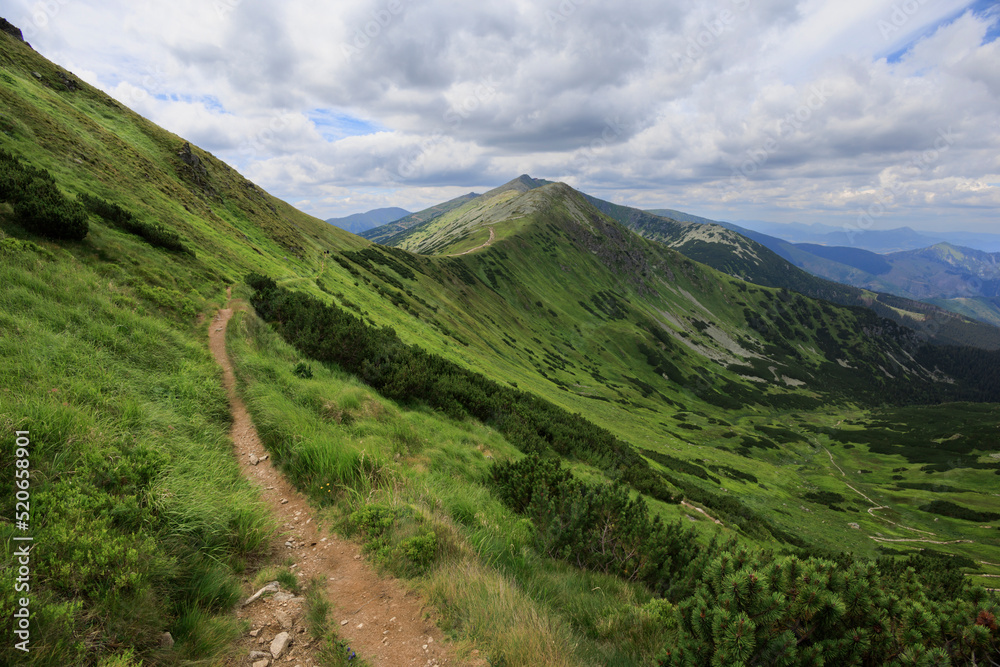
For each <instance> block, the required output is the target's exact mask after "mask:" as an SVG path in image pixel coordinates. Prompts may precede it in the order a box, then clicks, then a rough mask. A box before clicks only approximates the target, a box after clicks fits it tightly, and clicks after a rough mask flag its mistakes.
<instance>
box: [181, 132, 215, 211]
mask: <svg viewBox="0 0 1000 667" xmlns="http://www.w3.org/2000/svg"><path fill="white" fill-rule="evenodd" d="M177 157H179V158H180V159H181V161H182V162H183V163H184V165H185V168H184V171H185V172H186V175H187V176H188V178H190V179H191V181H193V182H194V184H195V185H197V186H198V187H199V188H200V189H201V190H202V191H203V192H204V193H205V194H206V195H208V196H209V197H213V198H215V197H218V193H217V192H216V191H215V188H213V187H212V186H211V184H210V183H209V182H208V169H206V168H205V164H204V163H203V162H202V161H201V158H200V157H198V156H197V155H195V153H194V151H192V150H191V144H190V143H188V142H187V141H185V142H184V145H183V146H181V149H180V150H179V151H177Z"/></svg>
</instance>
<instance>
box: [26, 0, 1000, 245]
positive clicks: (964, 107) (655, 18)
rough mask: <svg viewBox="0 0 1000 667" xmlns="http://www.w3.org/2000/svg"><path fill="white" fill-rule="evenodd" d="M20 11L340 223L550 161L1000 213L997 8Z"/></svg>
mask: <svg viewBox="0 0 1000 667" xmlns="http://www.w3.org/2000/svg"><path fill="white" fill-rule="evenodd" d="M9 4H10V5H11V8H10V9H9V10H7V18H8V19H9V20H11V21H12V22H13V23H15V24H16V25H19V27H21V28H22V29H24V30H25V33H26V37H27V38H28V39H29V41H32V42H33V44H34V45H35V47H36V48H38V49H39V50H40V51H41V52H42V53H43V54H45V55H47V56H48V57H50V58H52V59H53V60H55V61H57V62H59V63H60V64H62V65H63V66H65V67H67V68H68V69H71V70H73V71H75V72H76V73H77V74H78V75H80V76H81V77H83V78H85V79H86V80H88V81H90V82H91V83H94V84H95V85H99V86H101V87H102V88H104V89H105V90H107V91H108V92H110V93H111V94H113V95H115V96H116V97H117V98H118V99H120V100H122V101H123V102H125V103H127V104H129V105H130V106H132V107H133V108H135V109H136V110H137V111H139V112H141V113H142V114H144V115H146V116H148V117H150V118H151V119H153V120H154V121H156V122H158V123H160V124H162V125H164V126H165V127H167V128H168V129H170V130H171V131H174V132H176V133H178V134H180V135H182V136H184V137H186V138H189V139H190V140H192V141H193V142H195V143H197V144H199V145H201V146H202V147H203V148H205V149H206V150H209V151H212V152H213V153H215V154H216V155H219V156H220V157H222V158H223V159H226V160H228V161H229V162H231V163H232V164H234V165H235V166H237V167H238V168H239V169H240V170H241V171H242V172H243V173H245V174H247V175H248V176H249V177H251V178H253V179H254V180H256V181H257V182H258V183H259V184H260V185H262V186H263V187H265V188H267V189H268V190H270V191H271V192H273V193H274V194H276V195H278V196H281V197H284V198H286V199H288V200H289V201H292V202H298V203H299V204H300V205H301V206H303V207H304V208H305V209H306V210H307V211H309V212H311V213H314V214H316V215H318V216H320V217H323V218H326V217H331V216H339V215H344V214H347V213H351V212H356V211H358V210H363V209H364V207H366V206H371V207H373V208H374V207H377V206H389V205H398V206H403V207H406V208H410V209H413V208H416V207H419V206H421V205H426V204H432V203H435V202H437V201H440V200H443V199H447V198H449V197H450V196H455V195H456V194H462V193H464V192H467V191H468V190H470V189H478V190H482V189H485V188H488V187H492V186H495V185H498V184H499V183H501V182H503V181H505V180H507V179H509V178H513V177H515V176H517V175H518V174H520V173H523V172H527V173H531V174H532V175H535V176H538V177H543V178H558V179H563V180H566V181H567V182H570V183H571V184H573V185H575V186H577V187H580V188H582V189H584V190H587V191H589V192H592V193H594V194H597V195H599V196H601V195H603V196H608V197H613V198H615V199H616V200H617V201H624V202H629V203H633V204H637V205H643V206H669V207H673V208H683V207H685V206H687V207H689V208H692V209H694V210H699V211H716V212H718V213H717V214H718V215H723V216H726V217H730V218H772V219H778V220H792V219H796V220H801V221H817V222H828V223H829V222H837V221H842V220H848V219H851V218H852V217H853V216H855V215H856V209H857V207H858V206H862V205H865V204H866V203H867V202H868V199H866V197H870V195H871V193H872V192H877V191H878V190H879V188H883V189H884V188H885V187H887V185H886V184H887V183H888V182H889V181H890V180H892V179H895V181H893V182H897V181H898V182H905V187H903V186H899V187H898V191H896V192H895V195H896V196H895V197H894V199H893V203H892V205H891V206H890V207H889V210H888V211H887V212H886V214H885V215H883V216H882V217H881V218H880V219H879V220H878V223H877V224H878V225H880V226H892V225H897V224H911V225H915V226H921V225H925V226H927V225H929V226H933V224H935V222H936V221H937V220H940V219H947V220H948V224H949V225H950V226H952V227H961V226H965V227H968V228H975V227H980V228H981V227H982V226H984V225H986V224H989V223H993V222H995V220H996V219H997V213H998V202H997V192H998V188H997V187H996V186H995V185H994V186H990V185H988V183H996V182H997V177H996V174H997V173H998V172H1000V158H998V155H1000V151H998V150H997V149H998V148H1000V120H998V113H997V109H998V108H1000V104H998V102H1000V99H998V98H1000V70H998V68H997V67H996V63H997V62H998V60H1000V42H998V41H993V42H990V43H986V44H983V42H984V40H985V37H986V34H987V31H988V29H989V28H990V26H991V25H993V24H994V23H995V21H996V20H997V13H996V12H993V13H986V14H984V13H975V12H973V11H971V10H968V11H966V10H965V8H966V7H970V6H971V5H970V3H969V1H968V0H937V1H935V2H933V3H932V2H929V1H927V0H909V2H898V1H897V0H878V1H877V2H872V1H871V0H840V1H834V0H720V2H718V3H716V4H714V5H705V4H704V3H697V2H695V1H694V0H683V1H680V2H675V3H669V4H666V3H662V2H655V1H653V0H637V1H636V2H632V3H629V4H628V5H611V4H608V3H598V2H595V1H594V0H547V1H543V2H534V1H531V0H506V1H501V0H481V1H480V2H477V3H475V4H462V5H458V6H456V5H455V4H454V3H449V2H444V0H421V1H420V2H416V0H342V1H341V2H338V3H336V4H335V5H333V6H329V7H323V8H317V6H316V5H315V3H308V2H305V1H304V0H288V1H287V2H284V3H280V4H279V3H272V2H266V1H265V0H208V1H207V2H205V1H198V2H196V1H195V0H173V1H172V2H169V3H168V2H165V1H164V0H153V1H151V2H144V3H126V2H123V1H122V0H102V1H101V2H97V0H73V1H72V2H70V1H69V0H49V1H48V2H46V3H38V2H31V1H29V0H12V2H10V3H9ZM940 131H945V132H948V133H950V136H951V137H952V143H951V144H949V146H948V149H947V150H946V151H940V152H939V155H938V156H937V157H936V158H935V159H934V160H933V161H932V162H930V163H928V164H925V165H922V166H920V167H919V168H916V171H914V169H915V168H914V166H913V164H914V163H913V160H914V157H915V156H918V155H920V154H921V153H922V152H924V151H927V150H931V149H933V147H934V142H935V140H936V138H937V137H938V136H939V132H940ZM991 174H992V175H991ZM866 193H868V194H866ZM408 198H409V199H408ZM722 202H724V205H722V204H721V203H722Z"/></svg>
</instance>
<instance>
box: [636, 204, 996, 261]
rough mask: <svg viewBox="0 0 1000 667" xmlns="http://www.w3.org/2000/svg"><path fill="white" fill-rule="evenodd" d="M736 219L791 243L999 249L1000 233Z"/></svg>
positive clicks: (664, 211) (866, 247)
mask: <svg viewBox="0 0 1000 667" xmlns="http://www.w3.org/2000/svg"><path fill="white" fill-rule="evenodd" d="M650 212H651V213H656V214H658V215H666V216H667V217H674V216H673V215H672V213H680V212H679V211H672V210H671V209H656V210H653V211H650ZM680 215H683V216H686V215H687V214H684V213H680ZM688 218H697V216H688V217H684V218H674V219H676V220H687V219H688ZM706 220H707V219H706V218H697V219H692V220H691V221H692V222H704V221H706ZM712 222H714V221H712ZM734 222H735V224H738V225H739V226H740V227H741V228H744V229H749V230H753V231H755V232H759V233H762V234H767V235H769V236H776V237H778V238H780V239H782V240H784V241H789V242H791V243H815V244H818V245H828V246H847V247H853V248H861V249H864V250H870V251H872V252H877V253H889V252H900V251H904V250H919V249H921V248H927V247H929V246H932V245H935V244H938V243H950V244H951V245H955V246H964V247H968V248H974V249H976V250H980V251H983V252H1000V234H985V233H978V232H960V231H955V232H952V231H947V232H928V231H917V230H914V229H911V228H909V227H898V228H896V229H886V230H875V229H872V230H857V229H855V230H851V229H845V228H844V227H835V226H832V225H822V224H813V225H804V224H801V223H787V224H786V223H776V222H764V221H761V220H736V221H734Z"/></svg>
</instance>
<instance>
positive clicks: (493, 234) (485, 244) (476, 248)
mask: <svg viewBox="0 0 1000 667" xmlns="http://www.w3.org/2000/svg"><path fill="white" fill-rule="evenodd" d="M496 237H497V235H496V232H494V231H493V228H492V227H490V238H488V239H487V240H486V243H484V244H483V245H477V246H476V247H475V248H469V249H468V250H466V251H465V252H460V253H458V254H457V255H448V256H449V257H461V256H462V255H468V254H469V253H470V252H475V251H476V250H481V249H482V248H488V247H489V246H490V245H491V244H492V243H493V239H495V238H496Z"/></svg>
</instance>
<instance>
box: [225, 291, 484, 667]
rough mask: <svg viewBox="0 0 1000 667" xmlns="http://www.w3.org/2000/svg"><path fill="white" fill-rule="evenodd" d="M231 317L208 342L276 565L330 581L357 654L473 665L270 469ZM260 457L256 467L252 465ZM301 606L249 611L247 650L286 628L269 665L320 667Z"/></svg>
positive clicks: (264, 601)
mask: <svg viewBox="0 0 1000 667" xmlns="http://www.w3.org/2000/svg"><path fill="white" fill-rule="evenodd" d="M232 312H233V311H232V308H226V309H223V310H220V311H219V313H218V315H216V317H215V319H214V320H213V322H212V324H211V326H210V328H209V343H210V347H211V350H212V354H213V355H214V356H215V359H216V361H218V362H219V365H220V366H222V370H223V376H224V382H225V387H226V392H227V393H228V395H229V403H230V406H231V409H232V413H233V427H232V430H231V432H230V435H231V436H232V439H233V445H234V450H233V453H234V454H235V455H236V457H237V459H238V461H239V464H240V470H241V471H242V472H243V475H244V476H245V477H246V478H247V479H249V480H250V481H251V482H252V483H254V484H255V485H256V486H258V487H259V488H260V490H261V496H262V497H263V498H264V500H265V501H266V502H267V504H268V505H269V506H270V508H271V511H272V512H273V514H274V516H275V517H277V520H278V523H279V525H280V526H281V530H280V531H279V534H278V536H276V537H275V539H274V541H273V543H272V545H271V550H272V561H273V562H281V561H283V560H284V559H285V558H286V557H288V558H291V559H292V560H294V562H295V564H294V565H292V566H291V567H292V571H293V572H296V573H297V574H298V575H299V578H300V581H301V582H302V583H303V584H304V583H307V582H308V581H310V580H311V579H312V578H313V577H317V576H319V577H322V578H323V580H324V581H326V597H327V600H329V601H330V602H331V605H332V608H331V613H330V615H329V616H328V617H327V621H328V623H330V624H332V625H334V626H335V628H336V632H337V634H338V635H339V636H340V637H341V638H343V639H345V640H346V641H347V642H348V643H349V644H350V646H351V648H352V649H353V650H354V651H355V652H356V653H357V654H358V656H360V657H362V658H364V659H365V660H367V661H368V662H369V663H370V664H372V665H373V666H374V667H382V666H384V667H403V666H405V665H422V666H423V665H460V664H467V663H463V662H461V661H459V660H458V659H457V658H456V656H455V651H454V649H453V647H452V646H450V645H448V644H445V643H444V642H443V635H442V633H441V631H440V629H439V628H438V627H437V626H436V625H435V624H434V622H433V620H432V616H431V614H430V613H429V610H428V609H426V608H425V607H424V605H423V602H422V600H421V599H420V597H419V596H417V595H416V594H415V593H413V592H410V591H407V590H406V589H405V588H404V587H403V586H402V585H401V583H400V582H399V581H397V580H395V579H391V578H386V577H379V576H378V575H377V574H376V573H375V571H374V570H373V569H372V567H371V566H370V565H369V564H368V563H367V562H366V561H365V560H364V558H363V556H362V555H361V553H360V549H359V548H358V546H357V545H355V544H353V543H351V542H348V541H345V540H342V539H340V538H338V537H337V536H335V535H333V534H330V533H328V532H327V531H321V530H320V529H319V528H318V527H317V525H316V521H315V520H314V519H313V511H312V508H311V507H310V505H309V503H308V502H307V501H306V499H305V497H304V496H302V495H301V494H299V493H298V492H297V491H296V490H295V489H293V488H292V486H291V485H290V484H289V483H288V482H287V481H286V480H285V477H284V476H283V475H282V474H280V473H279V472H278V471H277V470H276V469H275V468H274V467H273V466H272V465H271V461H270V459H269V458H267V451H266V450H265V449H264V446H263V444H262V443H261V441H260V438H259V437H258V435H257V430H256V429H255V428H254V425H253V422H252V421H251V419H250V414H249V413H248V412H247V409H246V406H245V405H244V403H243V401H242V399H241V398H240V397H239V396H238V395H237V393H236V390H235V385H236V382H235V378H234V376H233V368H232V364H230V362H229V357H228V356H227V355H226V346H225V336H226V325H227V324H228V322H229V318H230V317H231V316H232ZM261 459H263V460H261ZM255 460H256V461H257V463H256V465H254V464H253V463H252V461H255ZM303 602H304V601H303V600H302V598H292V597H291V596H290V595H288V594H279V595H275V596H265V597H262V598H260V599H258V600H256V601H254V602H252V603H250V604H248V605H245V606H243V607H242V608H241V609H240V611H239V616H240V617H241V618H246V619H249V621H250V623H251V634H250V635H248V636H246V637H244V638H243V641H242V642H241V644H242V646H241V648H243V649H245V650H247V652H248V654H250V653H251V652H253V651H261V652H263V653H268V654H269V653H270V650H269V647H270V645H271V642H272V640H274V639H275V637H276V636H277V635H279V634H280V633H281V632H282V631H286V632H288V633H289V635H290V637H291V648H290V650H288V651H286V652H284V653H283V654H282V655H281V657H280V659H276V660H274V661H273V662H272V663H271V664H272V665H278V664H282V665H284V664H288V665H289V667H297V666H300V667H307V666H311V665H316V664H318V662H319V661H318V653H319V646H318V645H317V643H316V642H314V641H312V642H311V641H310V640H309V634H307V633H306V628H305V621H304V619H303V618H302V613H303ZM425 616H427V618H425ZM262 659H263V658H262V657H261V656H257V657H256V659H253V657H252V655H251V657H250V658H244V660H243V661H242V662H240V663H238V664H240V665H249V664H251V663H253V664H257V662H259V661H261V660H262ZM476 662H477V663H479V664H485V663H484V662H481V661H479V660H477V661H476ZM468 664H476V663H468Z"/></svg>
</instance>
